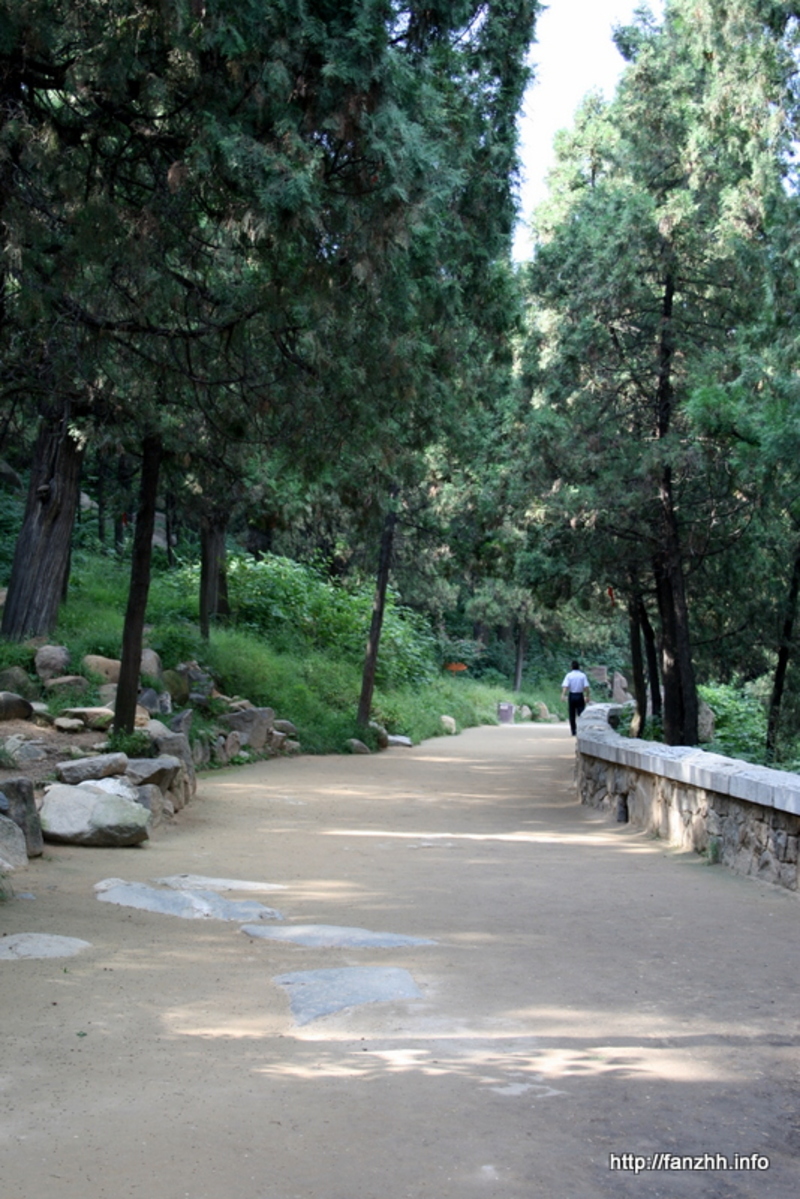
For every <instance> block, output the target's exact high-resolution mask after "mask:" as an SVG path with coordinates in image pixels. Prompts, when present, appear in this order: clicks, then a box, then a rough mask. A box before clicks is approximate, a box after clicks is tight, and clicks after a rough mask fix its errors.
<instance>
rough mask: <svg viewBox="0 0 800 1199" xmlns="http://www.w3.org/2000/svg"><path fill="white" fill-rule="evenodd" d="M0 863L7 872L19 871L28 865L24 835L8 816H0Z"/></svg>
mask: <svg viewBox="0 0 800 1199" xmlns="http://www.w3.org/2000/svg"><path fill="white" fill-rule="evenodd" d="M0 861H2V862H4V863H5V867H4V869H9V870H21V869H22V867H23V866H27V865H28V850H27V847H26V845H25V835H24V833H23V832H22V829H21V828H20V827H19V825H18V824H15V823H14V821H13V820H11V819H10V818H9V817H8V816H0Z"/></svg>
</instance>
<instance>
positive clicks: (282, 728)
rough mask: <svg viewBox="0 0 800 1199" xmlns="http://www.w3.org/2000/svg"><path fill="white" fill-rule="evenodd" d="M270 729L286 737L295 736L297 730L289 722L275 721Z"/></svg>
mask: <svg viewBox="0 0 800 1199" xmlns="http://www.w3.org/2000/svg"><path fill="white" fill-rule="evenodd" d="M272 727H273V728H275V729H277V730H278V732H279V733H286V735H287V737H296V736H297V729H296V728H295V726H294V725H293V724H292V722H291V720H276V721H275V722H274V723H273V726H272Z"/></svg>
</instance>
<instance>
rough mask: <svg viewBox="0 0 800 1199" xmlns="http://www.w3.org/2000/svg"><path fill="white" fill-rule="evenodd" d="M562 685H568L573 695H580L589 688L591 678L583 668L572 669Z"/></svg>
mask: <svg viewBox="0 0 800 1199" xmlns="http://www.w3.org/2000/svg"><path fill="white" fill-rule="evenodd" d="M561 686H562V687H566V689H567V690H568V691H570V692H571V693H572V694H573V695H580V694H582V693H583V692H584V691H586V689H587V688H588V686H589V680H588V679H587V677H586V675H585V674H584V673H583V671H582V670H571V671H570V672H569V674H568V675H566V676H565V678H564V682H563V683H562V684H561Z"/></svg>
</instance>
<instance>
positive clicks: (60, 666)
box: [34, 645, 69, 683]
mask: <svg viewBox="0 0 800 1199" xmlns="http://www.w3.org/2000/svg"><path fill="white" fill-rule="evenodd" d="M68 666H69V650H68V649H67V647H66V645H42V646H40V647H39V649H37V651H36V657H35V658H34V667H35V670H36V673H37V674H38V676H39V678H40V679H41V680H42V682H43V683H45V682H47V680H48V679H55V678H58V677H59V675H63V674H64V673H65V671H66V669H67V667H68Z"/></svg>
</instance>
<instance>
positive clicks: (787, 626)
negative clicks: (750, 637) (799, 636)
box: [767, 545, 800, 762]
mask: <svg viewBox="0 0 800 1199" xmlns="http://www.w3.org/2000/svg"><path fill="white" fill-rule="evenodd" d="M798 594H800V545H798V547H797V549H796V550H795V555H794V565H793V567H792V577H791V580H790V583H789V594H788V596H787V597H786V608H785V610H784V616H783V628H782V630H781V643H780V646H779V648H778V661H777V664H776V666H775V675H774V677H773V680H772V695H771V696H770V700H769V716H768V719H767V761H768V762H772V761H774V759H775V753H776V751H777V748H778V728H779V725H780V718H781V702H782V700H783V692H784V688H785V686H786V671H787V669H788V666H789V658H790V656H791V652H792V640H793V637H794V622H795V620H796V619H797V600H798Z"/></svg>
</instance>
